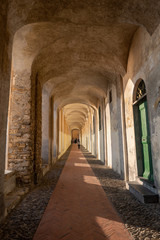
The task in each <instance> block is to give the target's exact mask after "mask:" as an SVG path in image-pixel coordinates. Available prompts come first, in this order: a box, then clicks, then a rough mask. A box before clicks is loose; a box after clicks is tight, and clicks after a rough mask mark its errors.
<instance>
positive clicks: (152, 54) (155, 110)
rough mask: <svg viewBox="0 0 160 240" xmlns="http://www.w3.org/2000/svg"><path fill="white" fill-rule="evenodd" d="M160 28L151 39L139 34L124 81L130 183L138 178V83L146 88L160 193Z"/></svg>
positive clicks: (132, 48) (131, 50) (134, 43)
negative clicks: (135, 94)
mask: <svg viewBox="0 0 160 240" xmlns="http://www.w3.org/2000/svg"><path fill="white" fill-rule="evenodd" d="M159 69H160V26H159V27H158V28H157V30H156V31H155V32H154V34H153V35H152V36H150V35H149V34H148V33H147V32H146V30H145V29H143V28H139V29H138V31H137V32H136V34H135V36H134V38H133V41H132V45H131V49H130V53H129V59H128V69H127V74H126V75H125V77H124V79H123V86H124V98H125V117H126V133H127V146H128V161H129V180H134V179H135V177H136V176H137V160H136V148H135V136H134V122H133V106H132V103H133V89H134V86H135V84H136V82H137V80H138V79H140V78H141V79H143V80H144V81H145V84H146V90H147V102H148V114H149V123H150V135H151V146H152V161H153V174H154V180H155V185H156V187H157V188H158V189H159V191H160V157H159V156H160V130H159V129H160V128H159V126H160V110H159V109H160V107H159V104H158V102H159V100H160V91H159V87H160V70H159Z"/></svg>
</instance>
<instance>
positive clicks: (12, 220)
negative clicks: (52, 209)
mask: <svg viewBox="0 0 160 240" xmlns="http://www.w3.org/2000/svg"><path fill="white" fill-rule="evenodd" d="M82 150H83V153H84V155H85V157H86V158H87V160H88V163H89V164H90V165H91V167H92V169H93V171H94V174H95V175H96V176H97V178H98V179H99V180H100V182H101V185H102V187H103V189H104V191H105V192H106V194H107V196H108V197H109V199H110V200H111V202H112V203H113V205H114V207H115V208H116V210H117V211H118V213H119V214H120V216H121V218H122V219H123V221H124V223H125V226H126V228H127V229H128V231H129V232H130V233H131V235H132V236H133V237H134V239H135V240H155V239H156V240H158V239H160V204H147V205H145V204H142V203H140V202H139V201H138V200H136V199H135V198H134V196H133V195H132V194H131V193H130V192H129V191H128V190H126V188H125V183H124V181H123V180H122V179H121V178H120V176H119V175H118V174H117V173H115V172H114V171H113V170H111V169H109V168H106V167H105V166H104V165H103V164H102V162H101V161H99V160H96V158H95V157H94V156H92V155H91V154H89V153H88V152H87V151H85V150H84V148H82ZM69 152H70V149H68V151H67V152H66V153H65V154H64V155H63V156H62V157H61V158H60V159H59V161H57V163H56V164H55V165H54V167H53V169H52V170H51V171H50V172H49V173H48V174H46V176H45V177H44V179H43V182H42V183H41V184H40V185H38V186H36V187H35V188H34V189H33V190H32V191H31V192H30V193H28V194H27V195H26V197H25V198H24V199H23V200H22V202H21V203H20V204H19V205H18V206H17V207H16V208H15V209H14V210H13V211H12V212H11V213H10V214H9V216H8V217H7V218H6V220H5V222H4V224H3V225H2V226H1V228H0V240H32V239H33V236H34V233H35V231H36V229H37V227H38V225H39V222H40V220H41V217H42V215H43V213H44V210H45V208H46V206H47V204H48V201H49V199H50V196H51V194H52V192H53V190H54V188H55V186H56V184H57V181H58V179H59V176H60V174H61V171H62V169H63V167H64V164H65V162H66V160H67V158H68V155H69ZM85 240H87V239H85ZM97 240H98V239H97Z"/></svg>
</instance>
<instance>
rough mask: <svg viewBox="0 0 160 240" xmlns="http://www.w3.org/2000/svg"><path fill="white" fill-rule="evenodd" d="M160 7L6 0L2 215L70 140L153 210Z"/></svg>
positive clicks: (0, 126) (1, 69)
mask: <svg viewBox="0 0 160 240" xmlns="http://www.w3.org/2000/svg"><path fill="white" fill-rule="evenodd" d="M159 10H160V3H159V1H156V0H152V2H149V1H145V0H142V1H138V0H134V1H132V2H131V1H130V0H126V1H123V0H119V1H113V0H106V1H103V0H100V1H90V0H82V1H78V0H73V1H72V0H68V1H65V0H63V1H60V0H56V1H52V0H48V1H45V2H44V1H43V0H39V1H37V0H28V1H25V0H24V1H22V0H2V2H1V3H0V13H1V15H0V29H1V33H0V37H1V41H0V60H1V61H0V111H1V115H0V116H1V117H0V145H1V148H0V206H1V208H0V222H2V221H4V220H5V217H6V216H7V215H9V214H10V212H11V210H12V209H13V208H14V207H15V206H16V205H17V204H18V203H19V202H20V201H21V200H22V198H23V196H25V194H27V193H29V192H30V191H31V190H32V189H33V188H35V187H36V186H37V185H39V184H41V183H42V181H43V179H44V178H45V175H46V174H47V173H49V172H50V171H52V169H53V167H54V166H55V164H56V163H57V161H58V160H59V159H61V158H63V156H64V154H65V153H66V151H67V149H68V148H69V147H70V146H71V144H72V146H74V144H78V145H79V146H80V145H81V150H82V149H83V148H85V150H86V151H88V152H90V154H92V156H94V157H95V158H96V159H97V160H100V161H101V163H102V164H103V165H104V167H105V169H106V172H105V170H104V172H105V173H106V174H107V169H108V168H110V169H112V170H113V171H114V172H115V173H116V174H118V176H120V178H121V179H123V181H124V184H125V186H126V189H128V190H129V191H130V192H131V193H132V194H133V195H134V196H135V197H136V198H137V199H138V201H140V202H142V203H154V204H155V206H157V207H159V204H158V202H159V196H160V159H159V156H160V130H159V124H160V70H159V62H160V61H159V60H160V55H159V51H160V38H159V36H160V14H159ZM105 173H104V174H105ZM101 184H102V183H101ZM102 185H103V184H102ZM9 216H10V215H9Z"/></svg>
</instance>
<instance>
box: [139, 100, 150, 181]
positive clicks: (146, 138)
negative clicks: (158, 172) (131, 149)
mask: <svg viewBox="0 0 160 240" xmlns="http://www.w3.org/2000/svg"><path fill="white" fill-rule="evenodd" d="M139 111H140V122H141V123H140V124H141V133H142V138H141V142H142V150H143V166H144V169H143V177H144V178H146V179H148V180H150V181H153V168H152V156H151V144H150V133H149V123H148V113H147V101H145V102H143V103H141V104H140V105H139Z"/></svg>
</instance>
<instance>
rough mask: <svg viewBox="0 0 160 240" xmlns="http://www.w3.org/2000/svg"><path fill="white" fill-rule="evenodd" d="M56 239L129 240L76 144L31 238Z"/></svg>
mask: <svg viewBox="0 0 160 240" xmlns="http://www.w3.org/2000/svg"><path fill="white" fill-rule="evenodd" d="M58 239H61V240H105V239H111V240H128V239H131V237H130V235H129V233H128V232H127V230H126V229H125V227H124V224H123V223H122V221H121V219H120V217H119V216H118V214H117V213H116V211H115V210H114V208H113V206H112V204H111V203H110V201H109V200H108V199H107V197H106V194H105V192H104V191H103V189H102V187H101V185H100V182H99V180H98V179H97V178H96V177H95V175H94V173H93V171H92V169H91V168H90V166H89V164H88V163H87V161H86V159H85V158H84V156H83V154H82V152H81V151H80V150H78V148H77V145H76V144H74V145H73V146H72V151H71V153H70V155H69V157H68V160H67V162H66V165H65V167H64V169H63V172H62V174H61V176H60V179H59V181H58V183H57V186H56V188H55V190H54V192H53V194H52V196H51V199H50V201H49V204H48V206H47V208H46V211H45V213H44V215H43V217H42V220H41V222H40V225H39V227H38V229H37V231H36V234H35V236H34V240H58Z"/></svg>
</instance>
